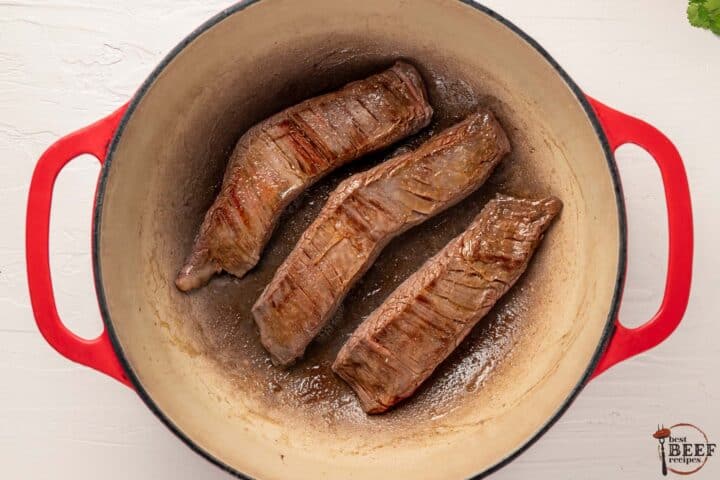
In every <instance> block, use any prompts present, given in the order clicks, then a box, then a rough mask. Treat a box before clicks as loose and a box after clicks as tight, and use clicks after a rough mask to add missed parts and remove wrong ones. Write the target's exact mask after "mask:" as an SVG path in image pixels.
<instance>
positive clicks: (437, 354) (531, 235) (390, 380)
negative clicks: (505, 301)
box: [332, 195, 562, 413]
mask: <svg viewBox="0 0 720 480" xmlns="http://www.w3.org/2000/svg"><path fill="white" fill-rule="evenodd" d="M561 208H562V204H561V202H560V200H558V199H557V198H554V197H549V198H545V199H542V200H537V201H533V200H525V199H518V198H513V197H509V196H504V195H498V196H497V197H496V198H495V199H493V200H491V201H490V202H488V204H487V205H486V206H485V207H484V208H483V210H482V211H481V212H480V214H479V215H478V216H477V217H476V218H475V219H474V220H473V221H472V223H471V224H470V226H469V227H468V229H467V230H466V231H465V232H463V233H462V234H461V235H460V236H458V237H456V238H455V239H453V240H452V241H450V243H449V244H448V245H446V246H445V247H444V248H443V249H442V250H441V251H440V252H439V253H438V254H437V255H435V256H434V257H432V258H431V259H430V260H428V261H427V262H426V263H425V264H424V265H423V266H422V267H420V269H419V270H418V271H417V272H415V273H414V274H412V275H411V276H410V277H408V279H407V280H405V281H404V282H403V283H402V284H401V285H400V286H399V287H398V288H397V289H395V291H394V292H393V293H392V294H390V296H389V297H388V298H387V299H386V300H385V302H383V304H382V305H381V306H380V307H378V308H377V309H376V310H375V311H374V312H373V313H372V314H370V316H369V317H368V318H367V319H366V320H365V321H364V322H363V323H362V324H361V325H360V326H359V327H358V328H357V329H356V330H355V332H354V333H353V334H352V336H351V337H350V339H349V340H348V341H347V342H346V343H345V345H343V347H342V349H341V350H340V352H339V353H338V356H337V358H336V359H335V362H334V363H333V366H332V369H333V371H335V372H336V373H337V374H338V375H339V376H340V377H342V378H343V379H344V380H345V381H346V382H347V383H348V384H349V385H350V386H351V387H352V388H353V390H355V392H356V393H357V395H358V398H359V400H360V404H361V406H362V408H363V410H365V412H367V413H381V412H384V411H386V410H387V409H388V408H390V407H391V406H393V405H395V404H396V403H398V402H399V401H401V400H403V399H405V398H407V397H409V396H410V395H412V394H413V393H414V392H415V390H416V389H417V387H418V386H420V384H422V383H423V382H424V381H425V380H426V379H427V378H428V377H429V376H430V375H431V373H432V372H433V371H434V370H435V368H436V367H437V366H438V365H440V363H441V362H442V361H443V360H445V359H446V358H447V357H448V355H450V353H452V351H453V350H455V348H456V347H457V346H458V345H459V344H460V342H462V340H463V339H464V338H465V337H466V336H467V334H468V333H469V332H470V330H471V329H472V328H473V327H474V326H475V325H476V324H477V322H478V321H479V320H480V319H481V318H482V317H483V316H485V314H486V313H487V312H488V311H489V310H490V309H491V308H492V307H493V305H495V303H496V302H497V301H498V299H499V298H500V297H502V296H503V295H504V294H505V293H506V292H507V291H508V289H510V287H511V286H512V285H513V284H514V283H515V282H516V281H517V280H518V278H519V277H520V276H521V275H522V273H523V272H524V271H525V269H526V267H527V265H528V262H529V261H530V258H531V257H532V255H533V253H534V251H535V249H536V248H537V246H538V244H539V243H540V241H541V240H542V237H543V232H544V231H545V230H546V229H547V228H548V226H549V225H550V223H551V222H552V220H553V219H554V218H555V216H556V215H557V214H558V213H559V212H560V209H561Z"/></svg>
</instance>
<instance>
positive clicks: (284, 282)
mask: <svg viewBox="0 0 720 480" xmlns="http://www.w3.org/2000/svg"><path fill="white" fill-rule="evenodd" d="M509 150H510V144H509V141H508V139H507V137H506V135H505V132H504V131H503V129H502V127H501V126H500V124H499V123H498V122H497V120H496V119H495V117H494V116H493V114H492V113H491V112H490V111H488V110H480V111H477V112H475V113H473V114H471V115H470V116H468V117H467V118H466V119H465V120H463V121H462V122H460V123H458V124H456V125H454V126H452V127H450V128H448V129H446V130H444V131H443V132H440V133H439V134H437V135H435V136H433V137H432V138H431V139H429V140H428V141H427V142H425V143H424V144H423V145H421V146H420V147H419V148H418V149H416V150H415V151H412V152H408V153H404V154H400V155H398V156H396V157H394V158H392V159H390V160H388V161H387V162H384V163H382V164H381V165H378V166H376V167H374V168H372V169H370V170H367V171H365V172H362V173H359V174H357V175H354V176H352V177H350V178H349V179H347V180H345V181H344V182H342V183H341V184H340V185H339V186H338V188H337V189H336V190H335V191H334V192H333V193H332V194H331V195H330V198H329V199H328V201H327V203H326V205H325V206H324V207H323V209H322V211H321V212H320V214H319V215H318V217H317V218H316V219H315V221H314V222H313V223H312V224H311V225H310V226H309V227H308V229H307V230H306V231H305V232H304V233H303V235H302V236H301V238H300V240H299V241H298V243H297V245H296V246H295V248H294V250H293V251H292V252H291V253H290V255H289V256H288V257H287V258H286V260H285V261H284V262H283V264H282V265H281V266H280V267H279V268H278V270H277V271H276V272H275V276H274V278H273V279H272V281H271V282H270V283H269V284H268V286H267V287H266V288H265V290H264V291H263V293H262V294H261V295H260V298H259V299H258V300H257V302H256V303H255V305H254V306H253V309H252V312H253V316H254V318H255V321H256V323H257V325H258V327H259V330H260V337H261V341H262V344H263V345H264V346H265V348H266V349H267V350H268V351H269V352H270V354H271V356H272V359H273V362H274V363H276V364H279V365H289V364H291V363H293V362H294V361H296V360H297V359H298V358H299V357H301V356H302V355H303V353H304V351H305V349H306V347H307V345H308V344H309V343H310V342H311V341H312V339H313V338H314V337H315V336H316V335H317V334H318V332H319V331H320V329H321V328H322V327H323V326H324V325H325V324H326V323H327V321H328V320H329V318H330V317H331V316H332V315H333V314H334V312H335V311H336V309H337V307H338V305H339V304H340V302H342V300H343V298H344V297H345V295H346V294H347V292H348V291H349V289H350V288H351V287H352V286H353V284H354V283H355V282H356V281H357V279H358V278H360V277H361V276H362V275H363V274H364V273H365V272H366V271H367V269H368V268H369V267H370V266H371V265H372V263H373V262H374V260H375V258H376V257H377V255H378V254H379V253H380V251H381V250H382V249H383V248H384V247H385V245H386V244H387V243H388V242H389V241H390V240H391V239H392V238H394V237H396V236H397V235H399V234H401V233H402V232H404V231H406V230H408V229H409V228H411V227H413V226H415V225H417V224H419V223H421V222H423V221H425V220H427V219H428V218H430V217H432V216H433V215H436V214H437V213H439V212H441V211H443V210H445V209H447V208H449V207H450V206H452V205H454V204H455V203H457V202H458V201H460V200H462V199H463V198H465V197H466V196H467V195H469V194H470V193H471V192H473V191H474V190H476V189H477V188H478V187H479V186H480V185H482V183H483V182H485V180H486V179H487V177H488V176H489V175H490V173H491V172H492V170H493V168H494V167H495V166H496V165H497V164H498V162H499V161H500V159H501V158H502V157H503V156H504V155H505V154H506V153H507V152H508V151H509Z"/></svg>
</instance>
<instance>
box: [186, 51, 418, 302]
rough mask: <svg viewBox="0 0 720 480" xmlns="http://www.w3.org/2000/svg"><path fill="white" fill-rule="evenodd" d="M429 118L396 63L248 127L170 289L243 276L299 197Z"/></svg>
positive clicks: (413, 80) (411, 80) (412, 79)
mask: <svg viewBox="0 0 720 480" xmlns="http://www.w3.org/2000/svg"><path fill="white" fill-rule="evenodd" d="M431 117H432V108H431V107H430V104H429V103H428V100H427V94H426V92H425V86H424V84H423V81H422V77H421V76H420V74H419V73H418V71H417V70H416V69H415V68H414V67H413V66H412V65H409V64H407V63H404V62H397V63H396V64H395V65H394V66H393V67H392V68H390V69H389V70H386V71H384V72H382V73H380V74H377V75H373V76H371V77H369V78H367V79H365V80H361V81H358V82H353V83H349V84H348V85H346V86H345V87H343V88H342V89H341V90H338V91H336V92H333V93H330V94H327V95H322V96H320V97H316V98H313V99H310V100H306V101H304V102H302V103H300V104H298V105H296V106H294V107H291V108H288V109H287V110H284V111H282V112H280V113H278V114H276V115H274V116H272V117H270V118H269V119H267V120H265V121H263V122H262V123H260V124H258V125H256V126H254V127H253V128H251V129H250V130H248V131H247V132H246V133H245V135H243V136H242V138H240V140H239V141H238V143H237V145H236V147H235V151H234V152H233V154H232V157H231V159H230V162H229V164H228V167H227V170H226V172H225V177H224V179H223V185H222V189H221V191H220V194H219V195H218V197H217V199H216V200H215V203H213V205H212V206H211V207H210V209H209V210H208V212H207V214H206V215H205V219H204V220H203V223H202V225H201V226H200V231H199V233H198V235H197V237H196V239H195V244H194V246H193V249H192V253H191V254H190V255H189V256H188V258H187V260H186V262H185V265H184V266H183V267H182V269H181V270H180V272H179V273H178V276H177V279H176V280H175V284H176V285H177V287H178V288H179V289H180V290H183V291H188V290H192V289H194V288H198V287H201V286H203V285H205V284H206V283H207V282H208V281H209V280H210V278H211V277H212V276H213V275H214V274H215V273H217V272H220V271H221V270H225V271H227V272H230V273H232V274H233V275H236V276H238V277H241V276H243V275H245V273H246V272H247V271H248V270H250V269H251V268H252V267H254V266H255V264H256V263H257V262H258V260H259V258H260V253H261V252H262V250H263V248H264V247H265V244H266V243H267V241H268V240H269V238H270V235H271V234H272V232H273V230H274V229H275V224H276V222H277V220H278V217H279V216H280V214H281V213H282V211H283V210H284V209H285V207H287V205H288V204H289V203H290V202H291V201H292V200H293V199H295V198H296V197H297V196H298V195H299V194H300V193H301V192H302V191H303V190H305V189H306V188H307V187H309V186H310V185H311V184H313V183H314V182H315V181H317V180H318V179H319V178H320V177H322V176H323V175H325V174H327V173H328V172H330V171H331V170H333V169H334V168H336V167H338V166H340V165H342V164H344V163H346V162H349V161H351V160H355V159H357V158H359V157H361V156H363V155H365V154H367V153H369V152H371V151H373V150H377V149H380V148H383V147H386V146H388V145H390V144H391V143H393V142H396V141H397V140H400V139H401V138H403V137H406V136H408V135H411V134H413V133H415V132H417V131H418V130H420V129H421V128H423V127H425V126H426V125H427V124H428V123H429V122H430V118H431Z"/></svg>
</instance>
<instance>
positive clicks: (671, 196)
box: [588, 97, 693, 378]
mask: <svg viewBox="0 0 720 480" xmlns="http://www.w3.org/2000/svg"><path fill="white" fill-rule="evenodd" d="M588 100H589V101H590V104H591V105H592V107H593V109H594V110H595V113H596V114H597V116H598V118H599V119H600V123H601V124H602V127H603V130H605V135H606V136H607V139H608V142H609V144H610V148H611V149H612V150H613V151H615V150H616V149H617V148H618V147H619V146H620V145H623V144H626V143H633V144H635V145H638V146H640V147H642V148H644V149H645V150H646V151H647V152H648V153H649V154H650V155H652V157H653V158H654V159H655V162H656V163H657V165H658V167H659V169H660V173H661V175H662V180H663V186H664V188H665V202H666V205H667V213H668V237H669V238H668V239H669V247H668V269H667V278H666V279H665V293H664V296H663V300H662V304H661V305H660V308H659V309H658V311H657V313H655V315H654V316H653V317H652V318H651V319H650V320H649V321H648V322H646V323H644V324H643V325H640V326H639V327H637V328H627V327H624V326H623V325H622V324H621V323H620V322H619V321H618V320H617V319H616V320H615V326H616V330H615V333H614V335H613V336H612V338H611V339H610V343H609V344H608V347H607V349H606V350H605V353H604V354H603V356H602V358H601V359H600V362H599V363H598V366H597V368H596V369H595V371H594V372H593V374H592V377H591V378H594V377H596V376H597V375H599V374H600V373H602V372H604V371H605V370H607V369H608V368H610V367H612V366H613V365H615V364H616V363H618V362H621V361H623V360H625V359H627V358H630V357H632V356H634V355H637V354H639V353H641V352H644V351H645V350H648V349H650V348H652V347H654V346H656V345H658V344H659V343H661V342H662V341H663V340H665V339H666V338H667V337H668V336H670V334H671V333H672V332H673V331H674V330H675V328H677V326H678V325H679V324H680V320H681V319H682V317H683V314H684V313H685V308H686V307H687V304H688V298H689V296H690V279H691V277H692V259H693V221H692V208H691V205H690V189H689V187H688V180H687V175H686V174H685V168H684V167H683V163H682V159H681V158H680V153H678V151H677V149H676V148H675V146H674V145H673V144H672V143H671V142H670V140H668V138H667V137H666V136H665V135H663V134H662V133H660V131H659V130H657V129H656V128H655V127H653V126H651V125H649V124H647V123H645V122H643V121H642V120H639V119H637V118H634V117H631V116H629V115H626V114H624V113H621V112H618V111H617V110H613V109H612V108H610V107H608V106H606V105H603V104H602V103H600V102H598V101H597V100H595V99H593V98H590V97H588Z"/></svg>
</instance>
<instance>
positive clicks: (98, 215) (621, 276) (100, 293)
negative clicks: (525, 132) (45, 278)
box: [92, 0, 627, 480]
mask: <svg viewBox="0 0 720 480" xmlns="http://www.w3.org/2000/svg"><path fill="white" fill-rule="evenodd" d="M260 1H262V0H241V1H240V2H238V3H236V4H234V5H232V6H230V7H228V8H226V9H225V10H223V11H221V12H220V13H218V14H216V15H215V16H213V17H212V18H210V19H209V20H207V21H206V22H205V23H203V24H202V25H201V26H199V27H198V28H196V29H195V30H194V31H193V32H192V33H190V34H189V35H188V36H187V37H185V38H184V39H183V40H182V41H181V42H180V43H179V44H178V45H176V46H175V47H174V48H173V49H172V50H171V51H170V53H168V54H167V56H166V57H165V58H164V59H163V60H162V61H161V62H160V63H159V64H158V66H157V67H155V69H154V70H153V71H152V73H151V74H150V76H148V78H147V79H146V80H145V81H144V82H143V84H142V85H141V87H140V88H139V89H138V91H137V92H136V93H135V95H134V96H133V98H132V100H131V102H130V105H129V107H128V109H127V111H126V112H125V114H124V115H123V118H122V120H121V122H120V124H119V126H118V128H117V130H116V132H115V135H114V136H113V139H112V141H111V142H110V146H109V147H108V153H107V156H106V159H105V163H104V165H103V168H102V172H101V175H100V180H99V182H98V188H97V193H96V199H95V210H94V213H93V220H94V221H93V231H92V235H93V238H92V263H93V271H94V281H95V290H96V292H97V297H98V303H99V306H100V313H101V315H102V319H103V323H104V324H105V328H106V330H107V332H108V335H109V337H110V341H111V343H112V346H113V348H114V350H115V353H116V354H117V356H118V359H119V361H120V364H121V365H122V367H123V369H124V370H125V372H126V374H127V375H128V378H129V379H130V381H131V382H132V384H133V386H134V387H135V389H136V391H137V393H138V395H139V396H140V398H141V399H142V401H143V402H145V404H146V405H147V407H148V408H149V409H150V410H151V411H152V412H153V413H154V414H155V415H156V416H157V417H158V418H159V419H160V421H161V422H162V423H163V424H164V425H165V426H166V427H167V428H169V429H170V430H171V431H172V432H173V433H174V434H175V435H177V436H178V437H179V438H180V439H181V440H182V441H183V442H184V443H185V444H186V445H187V446H188V447H190V449H192V450H193V451H194V452H196V453H197V454H199V455H201V456H202V457H204V458H205V459H207V460H208V461H210V462H211V463H213V464H215V465H216V466H218V467H220V468H221V469H223V470H225V471H226V472H228V473H230V474H232V475H234V476H236V477H238V478H241V479H246V480H252V479H251V477H249V476H248V475H246V474H244V473H242V472H239V471H237V470H235V469H234V468H232V467H231V466H229V465H227V464H225V463H224V462H222V461H221V460H220V459H218V458H216V457H214V456H213V455H212V454H211V453H209V452H207V451H205V450H203V449H202V448H201V447H200V446H198V445H197V444H195V442H194V441H193V440H192V439H191V438H189V437H188V436H187V435H185V433H184V432H183V431H182V430H181V429H180V428H179V427H178V426H177V425H175V424H174V423H173V422H172V421H171V420H170V419H169V418H168V417H167V416H166V415H165V414H164V413H163V412H162V410H161V409H160V408H159V407H158V405H157V404H155V402H154V401H153V399H152V398H151V397H150V395H149V394H148V392H147V391H146V390H145V388H143V386H142V384H141V383H140V380H139V378H138V377H137V376H136V374H135V372H134V371H133V369H132V367H131V366H130V363H129V362H128V360H127V357H126V356H125V352H124V351H123V349H122V346H121V345H120V342H119V339H118V336H117V333H116V332H115V329H114V327H113V324H112V322H111V320H110V312H109V311H108V307H107V301H106V297H105V290H104V288H103V285H102V270H101V266H100V241H99V240H100V230H101V226H102V205H103V201H104V198H105V187H106V183H107V177H108V172H109V171H110V166H111V165H112V159H113V155H114V153H115V150H116V148H117V145H118V143H119V141H120V138H121V137H122V133H123V131H124V129H125V126H126V125H127V123H128V120H129V119H130V117H132V114H133V112H134V111H135V109H136V108H137V106H138V104H139V103H140V101H141V100H142V99H143V97H144V96H145V94H146V93H147V91H148V90H149V89H150V87H151V86H152V84H153V83H154V82H155V80H156V79H157V78H158V76H159V75H160V73H161V72H162V71H163V70H164V69H165V67H167V65H168V64H169V63H170V62H171V61H172V60H173V59H174V58H175V57H176V56H177V55H178V54H179V53H180V52H181V51H182V50H183V49H184V48H185V47H186V46H187V45H189V44H190V43H191V42H193V41H194V40H195V39H196V38H197V37H199V36H200V35H201V34H202V33H204V32H205V31H207V30H209V29H210V28H212V27H213V26H215V25H216V24H218V23H220V22H221V21H223V20H225V19H226V18H228V17H229V16H231V15H233V14H235V13H237V12H239V11H241V10H244V9H245V8H247V7H248V6H250V5H253V4H255V3H258V2H260ZM458 1H460V2H462V3H463V4H465V5H468V6H470V7H472V8H475V9H477V10H479V11H481V12H482V13H484V14H486V15H488V16H490V17H492V18H493V19H494V20H496V21H498V22H500V23H501V24H503V25H504V26H505V27H507V28H509V29H510V30H512V31H513V32H514V33H515V34H516V35H518V36H519V37H520V38H521V39H522V40H524V41H525V42H526V43H528V44H529V45H530V46H531V47H533V48H534V49H535V50H536V51H537V52H538V53H539V54H540V55H542V56H543V58H544V59H545V60H546V61H547V62H548V63H549V64H550V65H551V66H552V67H553V68H554V69H555V71H556V72H557V73H558V74H559V75H560V77H561V78H562V79H563V81H564V82H565V84H566V85H567V86H568V87H569V88H570V89H571V90H572V92H573V94H574V95H575V97H576V98H577V100H578V102H579V103H580V104H581V105H582V107H583V109H584V110H585V113H586V114H587V116H588V118H589V120H590V122H591V123H592V126H593V128H594V130H595V133H596V134H597V136H598V139H599V140H600V143H601V145H602V148H603V151H604V153H605V158H606V161H607V164H608V168H609V170H610V174H611V178H612V181H613V187H614V190H615V192H614V193H615V203H616V206H617V212H618V227H619V236H620V238H619V242H618V243H619V252H618V265H617V276H616V281H615V282H616V283H615V290H614V293H613V299H612V305H611V307H610V311H609V313H608V318H607V320H606V325H605V328H604V330H603V334H602V337H601V339H600V342H599V343H598V346H597V348H596V350H595V353H594V354H593V356H592V359H591V361H590V363H589V365H588V367H587V369H586V371H585V373H584V375H583V376H582V378H580V380H579V382H578V383H577V384H576V385H575V387H574V388H573V389H572V391H571V392H570V394H569V395H568V397H567V398H566V399H565V401H564V402H563V404H562V405H561V406H560V408H559V409H558V410H557V411H556V412H555V413H554V414H553V415H552V417H551V418H550V419H548V420H547V422H546V423H545V425H543V427H542V428H540V429H539V430H538V431H537V432H535V434H534V435H533V436H532V437H531V438H529V439H528V440H526V441H525V443H524V444H523V445H521V446H520V447H518V448H517V449H516V450H515V451H513V452H511V453H509V454H508V455H507V456H506V457H505V458H503V459H502V460H500V461H499V462H498V463H496V464H495V465H493V466H491V467H489V468H488V469H486V470H484V471H482V472H480V473H478V474H476V475H474V476H473V477H471V478H470V479H469V480H479V479H481V478H485V477H487V476H488V475H490V474H492V473H494V472H496V471H497V470H499V469H500V468H502V467H504V466H505V465H507V464H508V463H510V462H511V461H513V460H514V459H515V458H517V457H518V456H519V455H520V454H522V453H523V452H525V451H526V450H527V449H528V448H529V447H530V446H532V445H533V444H534V443H535V442H536V441H537V440H538V439H539V438H540V437H542V436H543V435H544V434H545V433H546V432H547V431H548V430H549V429H550V427H552V426H553V425H554V424H555V422H557V421H558V420H559V419H560V417H561V416H562V415H563V414H564V413H565V412H566V411H567V409H568V408H569V407H570V405H571V404H572V403H573V401H574V400H575V399H576V398H577V396H578V394H579V393H580V392H581V391H582V389H583V388H584V386H585V385H586V384H587V382H588V380H589V379H590V377H591V375H592V373H593V372H594V370H595V368H596V367H597V364H598V362H599V361H600V358H601V356H602V354H603V352H604V351H605V348H606V347H607V345H608V343H609V341H610V338H612V335H613V333H614V331H615V318H616V317H617V312H618V309H619V306H620V298H621V294H622V287H623V285H624V281H625V266H626V261H627V218H626V213H625V203H624V196H623V192H622V185H621V182H620V175H619V173H618V170H617V165H616V163H615V159H614V156H613V153H612V151H611V149H610V146H609V144H608V141H607V137H606V136H605V132H604V131H603V129H602V126H601V124H600V122H599V120H598V118H597V116H596V115H595V112H594V110H593V109H592V107H591V106H590V103H589V102H588V100H587V98H586V96H585V95H584V94H583V92H582V90H580V88H579V87H578V86H577V84H576V83H575V82H574V81H573V80H572V79H571V78H570V76H569V75H568V74H567V73H566V72H565V70H563V69H562V67H560V65H559V64H558V63H557V62H556V61H555V59H554V58H552V56H550V54H549V53H548V52H547V51H546V50H545V49H544V48H543V47H542V46H540V44H539V43H538V42H536V41H535V40H534V39H533V38H532V37H530V36H529V35H528V34H526V33H525V32H524V31H522V30H521V29H520V28H519V27H517V26H516V25H515V24H513V23H512V22H510V21H509V20H507V19H506V18H504V17H502V16H501V15H499V14H497V13H495V12H494V11H493V10H491V9H489V8H487V7H485V6H484V5H480V4H478V3H475V2H474V1H473V0H458Z"/></svg>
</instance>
